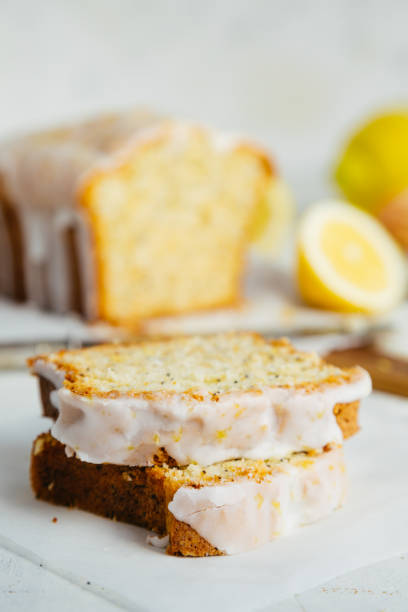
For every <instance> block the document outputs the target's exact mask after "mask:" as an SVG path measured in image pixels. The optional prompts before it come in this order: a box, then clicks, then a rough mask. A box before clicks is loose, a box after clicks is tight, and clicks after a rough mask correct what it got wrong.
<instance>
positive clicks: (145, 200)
mask: <svg viewBox="0 0 408 612" xmlns="http://www.w3.org/2000/svg"><path fill="white" fill-rule="evenodd" d="M272 175H273V170H272V168H271V166H270V164H269V163H268V161H267V160H266V158H265V157H264V156H263V155H262V154H260V153H258V152H257V151H256V150H255V149H252V148H251V147H249V146H244V145H237V146H230V145H227V146H226V145H225V143H224V144H223V143H217V141H216V139H215V137H214V135H213V134H212V133H211V132H209V131H206V130H204V129H201V128H199V127H189V128H186V127H184V129H183V130H181V133H180V131H178V130H177V126H175V125H171V124H168V125H166V127H165V129H162V130H161V132H160V133H158V134H157V135H156V136H155V137H154V138H150V139H146V140H145V141H143V142H139V143H137V144H136V143H135V144H134V145H133V146H130V147H129V150H128V153H127V154H126V155H122V156H121V159H120V160H119V161H118V162H117V163H112V165H111V166H109V167H106V168H102V169H100V170H98V171H96V172H93V173H92V174H91V175H90V177H89V178H88V180H87V181H86V182H85V183H84V184H83V187H82V190H81V193H80V199H81V204H82V205H83V206H84V207H85V209H86V211H87V213H88V215H89V218H90V222H91V227H92V236H93V240H94V242H95V247H96V248H95V250H94V252H95V258H96V274H97V283H98V296H99V303H98V309H99V316H100V317H101V318H103V319H106V320H108V321H110V322H112V323H116V324H124V325H126V324H131V323H133V322H134V321H135V320H137V319H139V318H143V317H146V316H155V315H162V314H172V313H180V312H185V311H188V310H192V309H205V308H208V307H212V306H219V305H226V304H232V303H234V302H236V301H237V300H238V298H239V295H238V289H239V279H240V277H241V275H242V272H243V265H244V261H243V259H244V251H245V247H246V246H247V239H248V233H249V229H250V225H251V222H252V219H253V217H254V215H255V212H256V210H257V207H259V206H260V205H262V201H263V198H265V197H266V196H265V194H266V192H267V189H268V187H269V185H270V183H271V181H272V180H273V177H272Z"/></svg>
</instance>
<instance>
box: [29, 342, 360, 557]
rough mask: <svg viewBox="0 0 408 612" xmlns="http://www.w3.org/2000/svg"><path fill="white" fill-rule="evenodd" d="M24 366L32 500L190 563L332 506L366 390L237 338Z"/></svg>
mask: <svg viewBox="0 0 408 612" xmlns="http://www.w3.org/2000/svg"><path fill="white" fill-rule="evenodd" d="M30 367H31V370H32V372H33V373H34V374H36V375H37V376H38V377H39V379H40V388H41V395H42V401H43V408H44V413H45V414H46V415H48V416H51V417H53V418H54V419H55V422H54V424H53V426H52V428H51V433H50V434H44V435H43V436H40V437H39V438H38V439H37V441H36V442H35V444H34V448H33V454H32V471H31V478H32V484H33V488H34V491H35V493H36V495H37V496H38V497H40V498H41V499H46V500H48V501H52V502H54V503H60V504H65V505H72V506H78V507H80V508H83V509H86V510H90V511H93V512H96V513H97V514H102V515H104V516H110V517H113V516H114V517H116V518H117V519H118V520H125V521H127V522H131V523H135V524H138V525H142V526H147V527H149V528H151V529H154V530H155V531H157V532H159V533H161V534H165V533H167V534H168V535H169V537H170V541H169V552H172V553H174V554H186V555H189V554H191V555H193V556H196V555H200V554H220V553H232V552H239V551H242V550H247V549H250V548H253V547H254V546H255V545H256V543H258V544H261V543H263V542H265V541H267V540H269V539H271V538H273V537H275V536H276V535H277V534H278V533H286V532H287V531H289V530H290V529H291V528H292V527H294V526H296V525H300V524H304V523H307V522H311V521H313V520H317V518H319V517H320V516H323V515H325V514H327V512H328V511H329V509H333V508H335V507H337V506H339V505H340V504H341V501H342V499H343V496H344V476H343V471H344V465H343V459H342V451H341V444H342V441H343V438H344V437H347V436H348V435H351V434H352V433H354V432H355V431H356V430H357V428H358V426H357V411H358V404H359V401H360V400H361V399H362V398H363V397H365V396H366V395H367V394H368V393H369V392H370V389H371V381H370V378H369V376H368V374H367V373H366V372H365V371H364V370H362V369H361V368H358V367H355V368H351V369H349V370H342V369H340V368H337V367H335V366H331V365H328V364H326V363H325V362H323V361H322V360H321V359H320V358H319V357H318V356H317V355H315V354H313V353H302V352H299V351H296V350H295V349H294V348H293V347H292V346H291V344H290V343H289V342H288V341H286V340H275V341H271V342H267V341H266V340H264V339H263V338H261V337H260V336H257V335H256V334H251V333H241V334H237V333H227V334H218V335H214V336H192V337H185V338H176V339H168V340H156V341H144V342H140V343H138V344H132V345H101V346H95V347H91V348H86V349H80V350H75V351H60V352H57V353H53V354H50V355H39V356H37V357H34V358H33V359H31V360H30ZM92 481H94V484H93V485H92V484H91V483H92ZM314 485H316V486H314ZM132 496H133V497H132ZM130 498H131V499H130ZM255 499H257V500H258V504H259V507H258V505H256V504H255V503H254V500H255ZM251 500H252V501H251ZM265 500H266V502H265V506H263V504H264V501H265ZM263 507H264V510H262V508H263ZM271 508H275V511H274V512H272V514H271ZM264 513H265V514H264ZM281 514H282V515H281ZM240 521H241V522H242V521H243V522H244V525H245V528H244V527H242V530H243V531H242V533H240V534H239V535H238V532H239V529H238V525H239V523H240ZM211 525H212V527H211ZM212 529H213V530H214V534H213V535H212V534H211V530H212ZM235 532H237V535H236V537H235V539H234V533H235ZM183 534H184V535H183Z"/></svg>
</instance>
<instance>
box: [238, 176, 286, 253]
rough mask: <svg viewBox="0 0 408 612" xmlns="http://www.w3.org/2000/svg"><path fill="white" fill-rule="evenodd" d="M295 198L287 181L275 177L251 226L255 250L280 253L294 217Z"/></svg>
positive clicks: (251, 237) (251, 238) (250, 232)
mask: <svg viewBox="0 0 408 612" xmlns="http://www.w3.org/2000/svg"><path fill="white" fill-rule="evenodd" d="M294 210H295V206H294V200H293V196H292V194H291V191H290V189H289V187H288V186H287V184H286V183H285V181H284V180H283V179H281V178H280V177H273V178H272V180H271V181H270V184H269V185H268V188H267V189H266V192H265V197H264V198H263V199H262V201H261V202H260V203H259V205H258V207H257V209H256V211H255V215H254V218H253V220H252V224H251V227H250V231H249V234H250V240H251V243H252V246H253V248H254V250H255V251H257V252H258V253H261V254H263V255H267V256H268V257H273V256H275V255H278V254H279V252H280V251H281V248H282V245H283V243H284V241H285V238H286V237H287V234H288V231H289V228H290V227H291V224H292V222H293V219H294Z"/></svg>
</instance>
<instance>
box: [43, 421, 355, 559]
mask: <svg viewBox="0 0 408 612" xmlns="http://www.w3.org/2000/svg"><path fill="white" fill-rule="evenodd" d="M31 483H32V487H33V490H34V492H35V494H36V496H37V498H39V499H42V500H45V501H48V502H51V503H54V504H59V505H63V506H70V507H76V508H81V509H82V510H87V511H89V512H93V513H95V514H99V515H102V516H105V517H108V518H113V519H115V520H118V521H123V522H126V523H130V524H133V525H139V526H141V527H145V528H147V529H150V530H152V531H154V532H156V533H157V534H158V536H162V539H160V537H156V538H155V537H153V538H151V537H150V538H149V539H150V540H151V543H153V544H155V545H158V546H163V547H165V546H166V547H167V552H169V553H170V554H174V555H181V556H192V557H202V556H207V555H220V554H234V553H240V552H245V551H248V550H251V549H253V548H256V547H258V546H261V545H262V544H265V543H266V542H268V541H270V540H273V539H275V538H277V537H279V536H283V535H286V534H289V533H290V532H291V531H293V530H294V529H295V528H296V527H299V526H301V525H306V524H308V523H312V522H314V521H317V520H319V519H321V518H323V517H325V516H327V515H328V514H330V513H331V512H332V511H333V510H335V509H336V508H338V507H340V506H341V505H342V503H343V501H344V497H345V494H346V488H347V483H346V473H345V466H344V459H343V451H342V449H341V448H338V447H333V448H330V449H327V450H326V451H325V452H323V453H319V454H315V455H308V454H305V453H300V454H295V455H291V456H290V457H288V458H285V459H284V460H280V461H278V460H273V459H271V460H266V461H262V460H258V461H255V460H251V459H241V460H236V461H227V462H223V463H217V464H215V465H212V466H209V467H202V466H198V465H189V466H186V467H184V468H180V467H173V468H170V467H168V466H166V465H162V466H153V467H147V468H146V467H135V466H121V465H113V464H111V463H103V464H93V463H86V462H84V461H81V460H79V459H77V458H76V457H68V456H67V454H66V452H65V450H64V445H63V444H61V443H60V442H58V441H57V440H56V439H55V438H53V437H52V436H51V435H50V434H49V433H46V434H42V435H40V436H39V437H38V438H37V439H36V440H35V442H34V445H33V452H32V460H31ZM163 536H164V537H163Z"/></svg>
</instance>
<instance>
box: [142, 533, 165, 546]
mask: <svg viewBox="0 0 408 612" xmlns="http://www.w3.org/2000/svg"><path fill="white" fill-rule="evenodd" d="M168 543H169V536H168V535H165V536H163V537H160V536H158V535H148V536H147V538H146V544H150V545H151V546H154V547H155V548H167V546H168Z"/></svg>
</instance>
